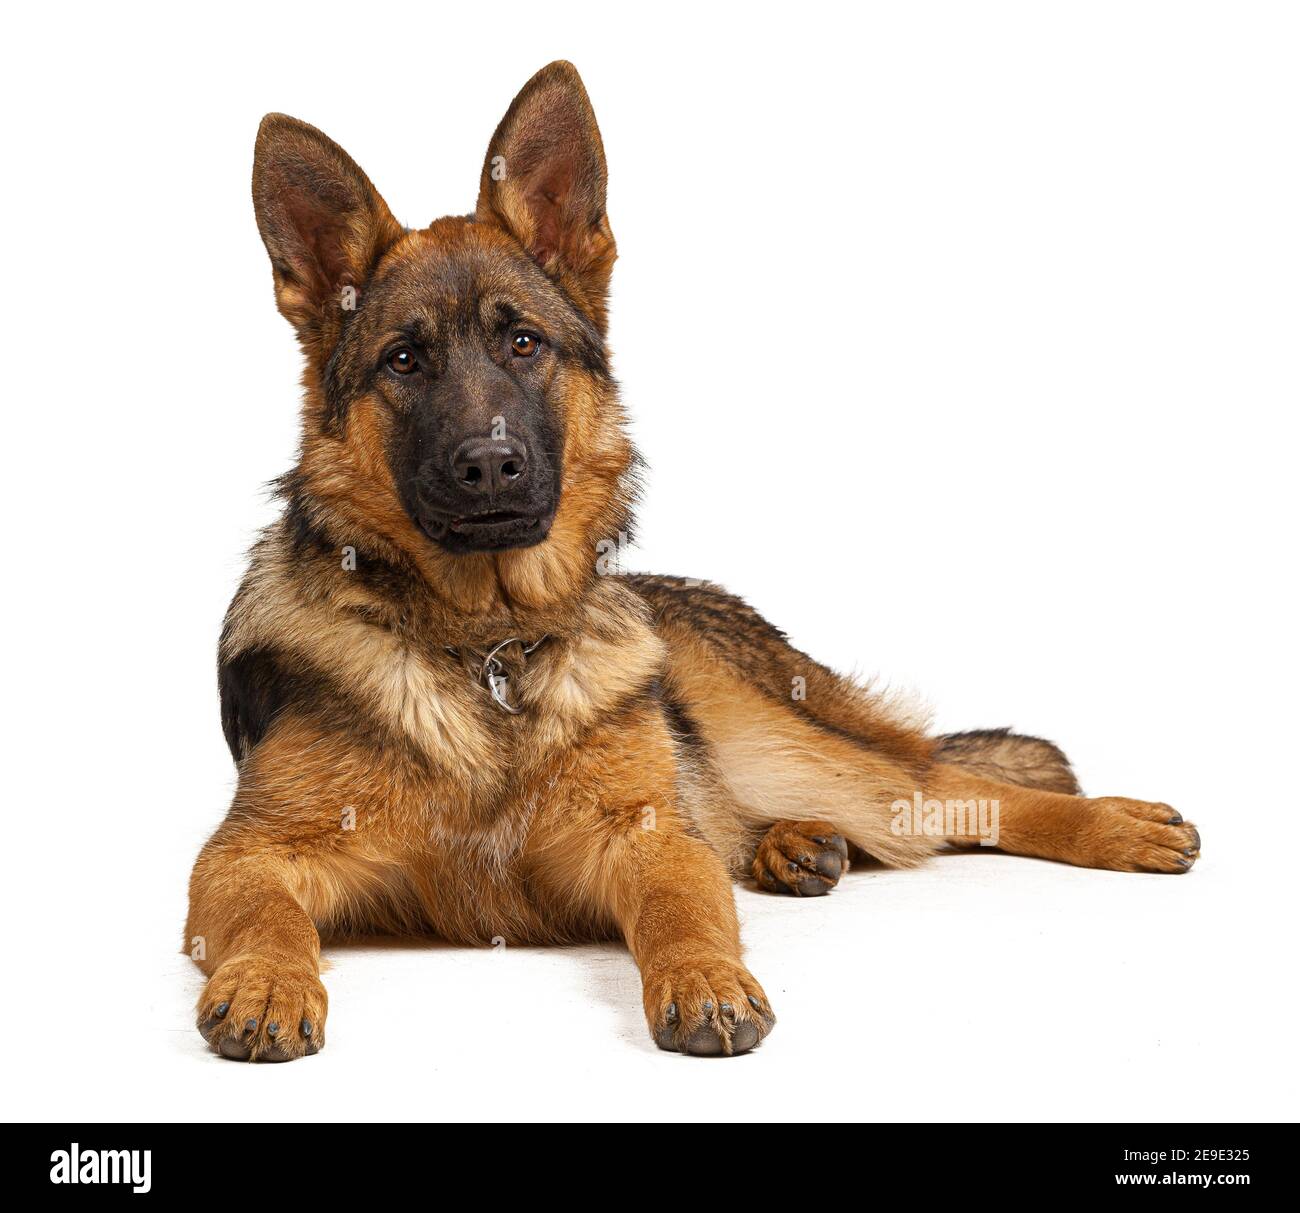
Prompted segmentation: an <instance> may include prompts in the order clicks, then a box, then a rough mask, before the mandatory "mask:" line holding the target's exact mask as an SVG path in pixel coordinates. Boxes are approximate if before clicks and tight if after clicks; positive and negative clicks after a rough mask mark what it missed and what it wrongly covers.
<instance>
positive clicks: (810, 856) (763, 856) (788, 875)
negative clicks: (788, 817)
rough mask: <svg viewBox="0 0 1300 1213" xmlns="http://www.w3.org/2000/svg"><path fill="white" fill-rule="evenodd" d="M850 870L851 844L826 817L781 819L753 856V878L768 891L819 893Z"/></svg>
mask: <svg viewBox="0 0 1300 1213" xmlns="http://www.w3.org/2000/svg"><path fill="white" fill-rule="evenodd" d="M848 870H849V844H848V843H847V842H846V841H845V840H844V838H843V836H842V835H840V834H837V833H836V832H835V827H834V826H833V825H831V824H830V823H829V822H826V821H778V822H775V823H774V824H773V825H772V826H771V828H770V829H769V830H768V831H767V833H766V834H764V835H763V840H762V841H761V842H760V843H759V844H758V852H757V854H755V856H754V865H753V872H754V879H755V880H756V881H758V887H759V888H760V889H766V890H767V891H768V892H769V893H794V894H795V895H796V896H798V897H820V896H822V894H824V893H829V892H830V891H831V890H832V889H833V888H834V887H835V886H836V884H837V883H838V882H839V879H840V877H841V876H842V875H844V873H845V872H847V871H848Z"/></svg>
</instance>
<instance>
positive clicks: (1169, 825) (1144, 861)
mask: <svg viewBox="0 0 1300 1213" xmlns="http://www.w3.org/2000/svg"><path fill="white" fill-rule="evenodd" d="M1089 806H1090V809H1091V813H1090V815H1089V818H1088V820H1087V822H1086V824H1085V825H1084V827H1083V829H1082V830H1081V832H1080V836H1079V839H1078V844H1079V846H1080V849H1081V852H1082V862H1083V863H1084V865H1085V866H1087V867H1092V868H1109V869H1111V870H1112V871H1115V872H1171V873H1174V874H1175V875H1179V874H1181V873H1183V872H1187V871H1190V870H1191V867H1192V864H1194V863H1195V862H1196V861H1197V860H1198V859H1199V858H1200V855H1201V836H1200V834H1199V833H1198V832H1197V829H1196V827H1195V826H1194V825H1192V823H1191V822H1190V821H1184V820H1183V818H1182V816H1181V814H1179V813H1178V812H1177V811H1176V810H1174V809H1171V808H1170V807H1169V806H1168V805H1167V804H1159V803H1153V802H1151V801H1147V800H1128V799H1126V798H1125V797H1122V796H1102V797H1097V798H1095V799H1093V800H1090V801H1089Z"/></svg>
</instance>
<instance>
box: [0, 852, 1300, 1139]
mask: <svg viewBox="0 0 1300 1213" xmlns="http://www.w3.org/2000/svg"><path fill="white" fill-rule="evenodd" d="M1213 854H1214V851H1213V848H1212V840H1211V838H1210V837H1209V836H1208V834H1207V858H1206V859H1205V860H1203V861H1202V863H1201V864H1200V865H1198V867H1197V869H1196V870H1195V871H1194V872H1193V873H1192V874H1191V875H1189V876H1185V877H1161V876H1128V875H1120V874H1114V873H1107V872H1093V871H1084V870H1079V869H1073V868H1068V867H1064V866H1059V865H1056V864H1050V863H1045V862H1039V861H1031V860H1023V859H1014V858H1010V857H1007V856H1002V855H995V854H989V853H981V854H975V855H951V856H944V857H941V858H940V859H938V860H936V861H934V862H933V863H932V864H931V865H930V866H929V867H927V868H925V869H922V870H919V871H913V872H887V871H882V870H879V869H872V870H865V869H864V870H860V871H856V872H854V873H851V874H850V875H849V876H848V877H846V879H845V881H844V882H843V883H842V885H841V887H840V888H839V889H838V890H836V891H835V892H834V893H833V894H832V895H831V896H829V897H826V898H822V899H819V900H809V901H794V900H790V899H787V898H778V897H771V896H767V895H763V894H759V893H757V892H750V891H748V890H744V889H741V890H739V891H738V895H739V899H740V907H741V912H742V915H743V919H744V929H745V938H746V940H747V942H748V948H749V963H750V966H751V967H752V969H753V970H754V972H755V973H756V974H757V975H758V977H759V979H760V980H761V981H762V982H763V983H764V984H765V987H766V989H767V991H768V993H769V994H770V995H771V997H772V1000H773V1002H774V1004H775V1006H776V1009H777V1013H778V1015H779V1017H780V1022H779V1023H778V1025H777V1028H776V1030H775V1032H774V1033H773V1035H772V1036H771V1037H770V1038H769V1040H768V1041H767V1042H766V1043H765V1044H764V1045H763V1046H762V1048H760V1049H759V1050H757V1051H756V1052H755V1053H753V1054H751V1055H749V1056H746V1057H743V1058H736V1059H732V1060H711V1059H696V1058H687V1057H681V1056H677V1055H673V1054H667V1053H663V1052H660V1051H659V1050H658V1049H656V1048H655V1047H654V1046H653V1044H651V1042H650V1040H649V1039H648V1037H647V1034H646V1031H645V1026H644V1024H643V1021H642V1017H641V1010H640V998H639V986H638V980H637V975H636V971H635V968H634V966H633V964H632V962H631V960H630V958H629V957H628V956H627V954H626V953H625V952H624V951H622V950H621V949H620V948H617V947H612V946H610V947H605V946H591V947H581V948H572V949H564V950H555V949H553V950H534V949H523V948H511V949H508V950H505V951H502V952H499V953H495V952H492V951H488V950H483V951H475V950H464V949H454V948H449V947H446V946H443V945H438V944H429V945H419V944H413V945H399V944H390V945H381V946H366V947H348V948H337V949H333V950H332V951H331V953H330V967H329V972H328V973H327V974H326V983H327V985H328V987H329V991H330V997H331V1010H330V1018H329V1045H328V1047H327V1049H326V1050H325V1051H324V1052H323V1053H322V1054H320V1055H319V1056H317V1057H315V1058H311V1059H307V1060H304V1061H300V1062H295V1063H293V1064H291V1065H280V1066H248V1065H240V1064H237V1063H233V1062H229V1061H224V1060H221V1059H219V1058H216V1057H214V1056H211V1055H209V1054H208V1053H206V1052H205V1051H204V1046H203V1043H202V1041H201V1040H200V1038H199V1037H198V1035H197V1034H196V1033H195V1031H194V1029H193V1027H192V1017H191V1007H192V1003H193V1000H194V998H195V997H196V995H197V993H198V991H199V989H200V985H201V979H200V977H199V974H198V973H197V971H196V970H195V969H193V968H192V966H191V965H190V963H189V961H188V960H187V959H186V958H185V957H182V956H179V955H177V956H176V957H175V958H174V959H170V958H168V957H167V956H166V954H165V952H164V949H165V947H166V946H168V944H170V937H169V938H168V939H167V940H163V939H162V938H159V939H158V940H157V941H156V942H157V944H158V951H157V952H156V953H154V959H155V960H156V961H157V960H160V963H159V964H158V967H157V970H156V971H155V972H152V973H149V972H142V971H140V970H139V969H138V968H137V967H134V966H133V964H132V963H131V962H132V960H134V961H135V962H137V963H138V962H139V961H141V960H143V956H136V957H134V958H132V957H129V956H127V955H122V954H119V955H117V956H116V957H113V956H103V955H101V953H100V952H99V951H98V950H96V952H95V956H96V959H95V962H94V963H95V964H96V966H97V968H99V969H101V970H102V971H101V972H99V973H98V974H97V975H96V976H97V977H98V978H99V980H100V983H101V985H100V988H101V989H103V991H104V994H103V996H104V1000H105V1001H103V1002H101V1003H99V1004H98V1005H89V1006H85V1007H83V1008H79V1009H78V1013H77V1015H76V1017H75V1018H76V1020H77V1021H78V1022H79V1023H80V1024H81V1025H82V1031H81V1032H77V1031H76V1030H75V1028H71V1027H70V1029H69V1030H68V1031H66V1032H60V1033H58V1035H59V1036H60V1041H59V1045H58V1047H57V1048H54V1049H49V1048H44V1047H39V1048H38V1047H37V1045H36V1044H35V1043H34V1042H33V1043H32V1047H31V1048H30V1049H29V1050H19V1051H18V1052H17V1054H15V1052H14V1051H11V1052H10V1056H9V1061H10V1063H12V1064H14V1065H15V1066H16V1069H17V1073H16V1074H15V1075H14V1077H15V1079H16V1081H15V1083H14V1085H11V1086H9V1095H10V1097H12V1098H14V1099H16V1100H17V1101H20V1102H21V1108H22V1119H30V1118H40V1117H51V1118H55V1119H68V1118H70V1117H74V1116H75V1117H83V1118H89V1119H95V1118H106V1119H133V1118H144V1119H154V1118H158V1119H164V1120H182V1119H187V1118H201V1119H216V1120H259V1119H262V1120H283V1121H298V1120H330V1119H349V1120H350V1119H359V1120H369V1119H383V1120H387V1119H401V1118H418V1119H422V1120H423V1119H428V1120H442V1119H449V1120H451V1119H454V1120H464V1119H511V1118H536V1119H550V1118H557V1119H558V1118H580V1119H598V1120H617V1119H624V1118H633V1119H638V1118H647V1119H657V1118H671V1119H685V1120H697V1119H698V1120H706V1121H707V1120H749V1119H769V1118H777V1119H805V1118H812V1119H821V1118H852V1119H863V1120H883V1121H894V1120H910V1119H921V1120H925V1119H942V1118H969V1119H1026V1118H1027V1119H1035V1120H1036V1119H1048V1118H1065V1119H1076V1118H1077V1119H1138V1120H1146V1119H1179V1120H1182V1119H1197V1118H1214V1119H1229V1120H1231V1119H1245V1118H1260V1117H1264V1118H1269V1117H1274V1118H1277V1117H1283V1116H1291V1117H1293V1116H1294V1114H1295V1112H1296V1101H1295V1096H1294V1089H1295V1077H1296V1066H1295V1061H1294V1051H1293V1050H1291V1049H1290V1046H1289V1044H1286V1042H1285V1040H1284V1039H1283V1040H1279V1036H1278V1032H1279V1030H1280V1029H1281V1028H1282V1026H1283V1025H1282V1023H1281V1022H1280V1018H1279V1017H1281V1016H1285V1017H1286V1021H1287V1022H1289V1021H1290V1019H1291V1018H1292V1017H1293V1014H1294V1005H1293V1003H1292V1002H1290V1001H1285V1002H1284V1001H1283V990H1282V988H1281V987H1282V984H1283V983H1285V984H1286V985H1287V986H1288V987H1292V983H1293V982H1294V975H1293V972H1292V969H1293V965H1294V954H1293V953H1291V952H1288V954H1287V955H1272V954H1269V953H1268V949H1267V946H1266V945H1265V944H1264V943H1263V942H1261V941H1262V940H1263V938H1264V936H1263V935H1262V934H1258V933H1252V932H1250V931H1247V930H1243V922H1247V923H1248V922H1249V921H1250V916H1245V917H1243V915H1242V913H1241V911H1242V908H1243V907H1244V906H1245V905H1246V904H1247V899H1250V900H1251V901H1252V902H1253V904H1254V905H1255V906H1256V907H1257V908H1258V909H1259V910H1260V912H1263V910H1264V907H1263V905H1262V903H1260V902H1259V901H1258V899H1257V898H1255V894H1256V893H1258V888H1256V889H1255V890H1251V889H1250V888H1247V887H1246V886H1245V884H1244V883H1237V882H1233V881H1231V880H1230V879H1229V878H1228V876H1227V873H1228V872H1229V871H1230V870H1231V868H1230V867H1229V866H1228V865H1225V864H1220V863H1216V861H1215V859H1214V858H1213V857H1212V856H1213ZM103 983H109V984H110V988H107V989H105V988H104V984H103ZM77 984H78V985H80V984H82V983H81V982H78V983H77ZM1292 988H1293V987H1292ZM149 990H152V1000H151V1001H147V1002H146V1001H141V1000H139V994H140V993H141V992H147V991H149ZM132 997H134V998H136V999H137V1001H136V1002H135V1003H134V1004H131V1003H129V1002H128V999H131V998H132ZM1289 997H1290V996H1289V995H1288V998H1289ZM110 1024H111V1025H112V1026H111V1028H110V1027H109V1025H110ZM59 1026H62V1025H59ZM1281 1046H1284V1049H1283V1051H1280V1047H1281Z"/></svg>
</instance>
